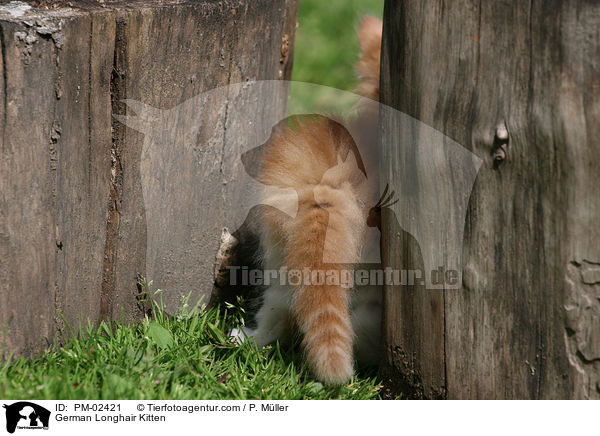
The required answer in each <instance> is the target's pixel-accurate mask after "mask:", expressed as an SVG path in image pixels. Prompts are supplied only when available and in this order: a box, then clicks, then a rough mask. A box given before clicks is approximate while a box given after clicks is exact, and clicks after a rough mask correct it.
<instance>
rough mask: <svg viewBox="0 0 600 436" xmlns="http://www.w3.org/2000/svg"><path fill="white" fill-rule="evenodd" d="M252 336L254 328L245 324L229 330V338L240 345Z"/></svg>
mask: <svg viewBox="0 0 600 436" xmlns="http://www.w3.org/2000/svg"><path fill="white" fill-rule="evenodd" d="M252 336H253V332H252V330H250V329H249V328H247V327H244V326H240V327H236V328H232V329H231V331H230V332H229V338H230V339H231V341H232V342H235V343H236V344H240V345H241V344H243V343H244V342H246V341H247V340H248V339H249V338H251V337H252Z"/></svg>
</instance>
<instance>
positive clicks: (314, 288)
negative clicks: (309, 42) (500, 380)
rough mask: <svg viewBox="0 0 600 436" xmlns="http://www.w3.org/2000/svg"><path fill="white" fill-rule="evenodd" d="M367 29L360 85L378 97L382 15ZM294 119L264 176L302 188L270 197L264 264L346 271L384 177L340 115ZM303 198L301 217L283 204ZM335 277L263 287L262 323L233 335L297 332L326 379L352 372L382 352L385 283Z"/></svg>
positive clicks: (262, 338)
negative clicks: (368, 164) (357, 283)
mask: <svg viewBox="0 0 600 436" xmlns="http://www.w3.org/2000/svg"><path fill="white" fill-rule="evenodd" d="M359 39H360V43H361V58H360V60H359V62H358V64H357V72H358V75H359V79H360V83H359V86H358V88H357V90H358V91H359V92H360V93H361V94H362V95H364V96H366V97H369V98H372V99H378V98H379V51H380V48H381V21H379V20H377V19H375V18H372V17H366V18H365V19H363V21H362V23H361V26H360V29H359ZM288 121H289V122H288V123H287V124H286V123H284V125H283V126H282V127H281V128H279V129H277V130H276V131H275V133H273V135H272V137H271V139H270V141H269V143H268V146H267V149H266V155H265V156H264V158H263V161H262V166H261V173H260V175H259V179H260V181H261V183H263V184H264V185H266V186H277V187H280V188H293V190H294V191H295V193H293V191H292V193H291V194H290V195H286V194H278V196H277V198H263V201H262V203H263V204H269V205H275V206H277V207H265V208H263V209H262V211H261V217H260V218H261V219H260V223H259V228H260V229H259V233H260V234H259V237H260V244H261V247H262V251H261V261H262V266H263V268H264V269H265V270H280V268H282V267H283V268H287V270H288V271H291V270H297V271H305V270H308V271H340V274H341V270H351V269H352V268H353V267H355V266H356V265H357V264H358V263H359V262H360V259H361V250H362V249H363V244H364V239H365V234H366V231H367V229H368V226H369V225H370V226H371V227H373V224H368V221H369V219H370V218H369V217H370V215H369V212H371V215H372V210H371V209H370V206H372V205H373V204H375V202H376V201H377V189H378V186H376V185H377V183H376V179H372V178H370V179H367V177H366V174H365V172H364V171H365V169H364V164H363V162H362V159H361V156H360V154H359V153H358V149H357V147H356V145H355V143H354V140H353V138H352V136H351V135H350V134H349V132H348V131H347V130H346V129H345V128H344V127H343V126H342V125H341V124H339V123H338V122H336V121H333V120H331V119H329V118H326V117H323V116H300V117H292V118H291V119H290V120H288ZM373 146H376V144H373ZM265 192H267V191H265ZM281 192H286V191H285V190H282V191H281ZM287 192H290V190H288V191H287ZM296 202H297V204H298V208H297V210H298V212H297V215H296V217H295V218H291V217H290V216H289V215H286V214H284V213H282V212H281V210H287V209H289V208H290V206H294V205H295V203H296ZM280 209H281V210H280ZM371 218H372V217H371ZM338 277H339V276H338ZM315 282H318V283H315ZM328 283H329V282H328V281H322V280H314V279H313V281H312V282H311V283H309V284H305V283H303V282H301V283H299V284H297V285H293V284H290V283H289V281H288V282H287V283H285V284H281V283H280V282H279V281H278V280H277V281H275V283H272V284H271V285H270V286H269V287H268V288H267V289H266V290H265V292H264V295H263V299H262V306H261V307H260V309H259V310H258V313H257V314H256V328H255V329H252V330H250V329H246V328H241V329H234V331H232V335H233V336H236V337H237V338H238V339H239V340H244V338H245V337H253V338H254V340H255V341H256V343H257V345H259V346H263V345H266V344H268V343H270V342H272V341H274V340H277V339H283V338H284V337H286V336H288V335H290V334H299V335H300V337H301V338H302V346H303V349H304V352H305V356H306V361H307V363H308V365H309V367H310V368H311V370H312V371H313V372H314V374H315V375H316V377H317V378H318V379H320V380H321V381H323V382H325V383H329V384H337V383H343V382H345V381H347V380H348V379H349V378H350V377H351V376H352V374H353V372H354V356H355V352H356V356H357V357H358V358H359V360H363V361H369V360H370V361H371V363H373V361H375V362H376V361H377V359H378V355H379V349H378V348H379V335H380V323H381V288H380V287H378V286H371V287H365V288H359V289H349V288H348V287H344V286H342V284H341V283H333V284H328Z"/></svg>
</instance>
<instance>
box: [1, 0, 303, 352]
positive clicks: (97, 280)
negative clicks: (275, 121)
mask: <svg viewBox="0 0 600 436" xmlns="http://www.w3.org/2000/svg"><path fill="white" fill-rule="evenodd" d="M2 3H3V4H2V5H0V39H1V51H2V53H1V54H2V56H1V59H2V62H1V63H0V138H1V139H0V150H1V154H0V156H1V159H0V326H1V330H0V331H1V332H2V336H0V343H1V344H3V345H4V346H5V347H6V348H5V349H6V350H16V351H18V352H24V353H31V352H33V351H36V350H39V348H40V346H43V345H45V344H46V343H47V341H49V340H51V338H52V336H53V334H54V332H55V331H56V328H57V326H58V325H59V320H58V317H57V312H56V310H57V309H59V310H60V311H61V312H62V313H64V315H65V316H66V319H67V320H68V321H69V322H70V323H72V324H73V325H75V326H76V325H77V322H78V317H80V316H81V317H82V318H83V319H85V318H90V319H92V320H97V319H99V318H120V316H121V310H123V311H124V314H125V318H126V320H133V319H136V318H138V317H139V316H140V315H142V312H141V311H140V308H139V306H138V302H137V301H136V275H137V274H138V273H141V274H144V269H145V267H146V255H147V252H146V244H147V239H146V222H145V213H144V212H145V211H144V204H143V200H142V188H141V184H140V169H139V165H140V153H141V148H142V142H143V136H144V135H143V134H141V133H140V132H137V131H135V130H133V129H130V128H128V127H126V126H125V125H124V124H122V123H121V122H119V121H118V120H117V119H116V118H115V117H114V115H129V114H130V113H133V112H134V111H131V109H130V108H128V107H126V105H125V103H124V102H123V101H122V100H124V99H131V100H136V101H141V102H143V103H145V104H147V105H150V106H153V107H156V108H161V109H168V108H171V107H173V106H176V105H178V104H180V103H182V102H183V101H185V100H186V99H190V98H191V97H194V96H196V95H197V94H200V93H202V92H205V91H208V90H210V89H212V88H215V87H217V86H224V85H228V84H231V83H237V82H243V81H246V80H262V79H289V77H290V72H291V64H292V63H291V59H292V47H293V39H294V31H295V26H296V16H295V15H296V2H295V0H275V1H272V0H268V1H267V0H264V1H262V0H261V1H254V0H253V1H249V0H226V1H222V2H213V1H196V2H184V3H182V2H178V1H172V2H171V1H145V0H144V1H142V0H136V1H128V2H113V1H109V0H107V1H105V2H102V3H100V2H98V3H97V4H95V3H93V2H78V1H72V2H69V3H68V6H69V7H67V2H61V1H58V2H53V1H50V2H42V4H44V5H45V6H46V7H47V8H49V9H38V8H32V7H31V6H30V5H28V4H26V3H20V2H12V3H6V2H2ZM35 4H37V5H39V4H40V3H35ZM235 103H236V104H237V103H238V102H235ZM232 104H234V103H232ZM223 105H224V106H225V107H226V104H223ZM285 105H286V101H285V100H281V101H275V102H273V104H272V107H273V108H274V110H278V111H280V112H281V114H282V115H283V114H285ZM212 109H214V113H213V118H212V119H211V121H212V122H211V124H210V128H211V132H210V135H211V137H212V136H218V131H219V130H220V131H221V136H223V135H222V132H223V131H224V130H226V129H227V126H228V123H231V121H230V120H228V119H227V111H221V110H220V107H219V108H216V107H215V108H212V107H204V108H203V110H204V111H206V112H207V113H211V110H212ZM208 134H209V133H207V132H203V131H200V132H198V135H199V137H203V136H202V135H204V136H207V135H208ZM205 142H206V143H207V144H208V146H209V147H214V148H215V149H214V150H213V151H214V154H215V156H221V154H227V153H232V151H231V150H229V149H228V145H227V144H225V143H224V141H221V142H220V143H217V142H216V141H212V142H210V141H205ZM202 146H204V142H203V143H202ZM221 157H222V158H223V159H224V158H225V157H224V156H221ZM219 186H220V185H214V186H213V185H211V184H210V183H207V186H206V187H203V189H205V190H210V189H214V190H217V191H215V192H213V194H215V195H217V194H218V190H219V189H220V187H219ZM204 194H206V195H207V196H208V195H210V192H208V191H207V192H205V193H204ZM227 206H228V205H227V204H223V205H220V204H213V205H211V207H212V209H210V211H213V212H214V214H215V215H214V218H212V219H211V215H210V214H207V216H206V219H205V222H203V223H202V225H204V226H205V228H206V235H209V236H210V238H212V239H210V238H209V237H208V236H207V241H208V240H210V241H212V240H213V239H214V242H215V244H214V245H211V244H209V243H207V242H206V241H203V243H202V244H197V245H196V246H197V248H198V252H197V253H195V255H196V256H197V259H199V260H201V261H202V262H200V263H201V264H202V265H204V264H206V265H209V264H211V263H212V262H214V256H215V254H216V252H217V250H218V248H219V246H218V237H219V235H220V232H221V225H222V223H221V222H219V217H220V215H219V211H220V208H223V207H227ZM184 218H185V217H184ZM202 250H203V251H202ZM175 261H176V259H175ZM208 270H210V268H206V271H208ZM211 288H212V276H211V275H210V274H208V273H205V274H204V276H202V277H195V278H194V280H193V282H192V280H190V283H189V287H188V289H189V291H194V297H196V298H197V297H199V296H200V295H202V294H208V293H210V291H211Z"/></svg>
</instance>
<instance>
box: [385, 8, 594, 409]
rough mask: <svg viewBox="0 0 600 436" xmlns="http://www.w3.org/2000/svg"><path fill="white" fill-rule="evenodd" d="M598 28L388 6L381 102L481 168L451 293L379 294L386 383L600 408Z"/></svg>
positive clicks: (391, 249)
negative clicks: (456, 146) (590, 403)
mask: <svg viewBox="0 0 600 436" xmlns="http://www.w3.org/2000/svg"><path fill="white" fill-rule="evenodd" d="M598 29H600V4H599V3H597V2H587V1H582V0H570V1H547V2H519V1H515V0H507V1H493V2H478V1H471V0H467V1H461V2H456V1H441V2H421V1H416V0H406V1H389V2H386V10H385V19H384V38H383V39H384V40H383V59H382V99H383V103H385V104H387V105H390V106H393V107H395V108H397V109H398V110H400V111H403V112H405V113H407V114H409V115H410V116H412V117H415V118H417V119H418V120H420V121H422V122H423V123H425V124H428V125H430V126H432V127H434V128H435V129H437V130H439V131H440V132H442V133H443V134H445V135H447V136H448V137H450V138H452V139H453V140H455V141H457V142H458V143H460V144H462V145H463V146H464V147H466V149H468V150H470V151H471V152H473V153H475V154H476V155H477V156H479V157H480V158H481V159H482V160H483V164H482V166H481V168H480V171H479V174H478V177H477V180H476V182H475V186H474V188H473V191H472V195H471V198H470V203H469V208H468V211H467V218H466V222H465V236H464V243H463V250H462V256H463V271H462V273H463V274H462V287H461V289H446V290H444V291H436V290H429V291H427V290H424V289H417V290H400V291H399V292H397V289H392V288H388V289H387V291H386V302H387V308H386V320H387V321H386V325H385V327H384V329H385V337H386V344H385V345H386V348H385V353H386V369H385V376H386V379H387V381H388V382H389V383H390V385H391V386H392V387H394V386H395V387H396V388H397V389H401V390H404V391H405V394H406V395H407V396H409V397H418V398H422V397H425V398H432V397H441V398H525V399H526V398H600V226H599V224H600V191H599V189H598V186H599V184H600V166H599V165H597V163H596V161H597V159H598V156H600V139H599V138H600V33H599V31H598ZM502 125H505V127H506V130H507V136H506V133H505V132H504V130H503V127H502ZM497 126H500V127H497ZM383 128H384V132H386V133H385V134H387V135H388V136H387V138H384V141H383V144H384V146H388V147H391V145H390V144H394V140H395V139H398V138H397V137H394V135H397V134H398V132H397V131H395V130H394V128H393V126H390V125H384V126H383ZM393 151H394V150H391V149H389V148H388V149H386V148H385V147H384V149H383V150H382V153H383V156H384V159H383V164H382V165H383V168H382V171H383V172H390V173H391V174H397V171H398V170H399V168H401V167H402V166H403V165H404V166H406V165H410V162H409V163H406V162H404V163H400V162H396V161H394V160H393V159H392V160H388V159H386V158H385V157H388V158H389V157H390V156H393ZM417 159H418V157H417ZM439 183H440V186H444V184H448V183H451V181H449V180H441V179H440V180H439ZM386 224H387V226H386V230H387V231H388V235H387V236H386V247H385V250H386V253H387V254H386V261H387V262H388V265H390V266H393V267H396V268H402V265H403V264H405V263H406V259H407V258H408V259H410V258H411V253H410V252H408V253H407V252H406V246H407V244H402V243H401V241H398V240H397V238H396V239H395V234H391V233H390V232H389V230H390V226H391V225H392V223H391V219H388V220H387V223H386ZM421 248H423V247H421ZM409 251H410V250H409Z"/></svg>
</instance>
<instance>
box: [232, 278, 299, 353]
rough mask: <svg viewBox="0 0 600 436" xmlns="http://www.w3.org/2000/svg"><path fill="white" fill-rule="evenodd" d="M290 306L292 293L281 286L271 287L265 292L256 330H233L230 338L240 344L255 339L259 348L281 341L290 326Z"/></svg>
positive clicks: (257, 317) (243, 328)
mask: <svg viewBox="0 0 600 436" xmlns="http://www.w3.org/2000/svg"><path fill="white" fill-rule="evenodd" d="M290 305H291V294H290V291H289V290H288V289H286V288H284V287H281V286H271V287H270V288H269V289H267V290H266V291H265V294H264V296H263V304H262V306H261V308H260V310H259V311H258V313H257V314H256V324H257V325H256V328H255V329H248V328H246V327H240V328H237V329H233V330H232V331H231V332H230V334H229V336H230V337H232V338H233V339H234V340H235V341H236V342H238V343H241V342H244V341H245V340H246V338H248V339H254V341H255V342H256V345H257V346H258V347H259V348H260V347H264V346H265V345H267V344H270V343H271V342H273V341H275V340H277V339H281V338H282V337H283V336H284V333H285V332H286V327H287V326H288V325H289V317H290Z"/></svg>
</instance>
